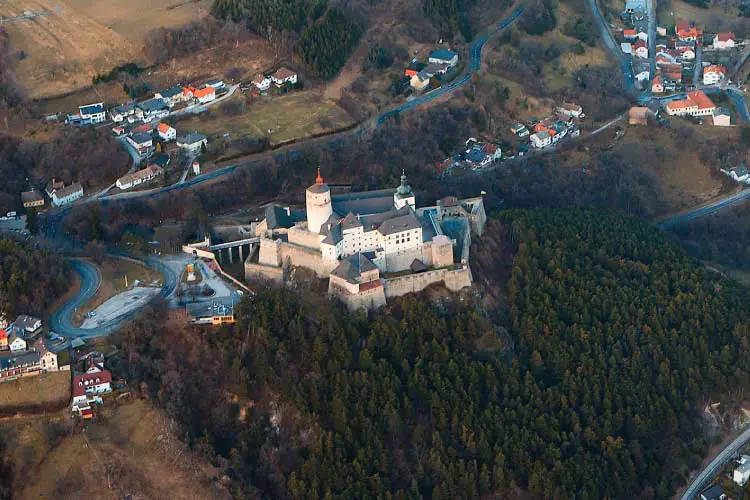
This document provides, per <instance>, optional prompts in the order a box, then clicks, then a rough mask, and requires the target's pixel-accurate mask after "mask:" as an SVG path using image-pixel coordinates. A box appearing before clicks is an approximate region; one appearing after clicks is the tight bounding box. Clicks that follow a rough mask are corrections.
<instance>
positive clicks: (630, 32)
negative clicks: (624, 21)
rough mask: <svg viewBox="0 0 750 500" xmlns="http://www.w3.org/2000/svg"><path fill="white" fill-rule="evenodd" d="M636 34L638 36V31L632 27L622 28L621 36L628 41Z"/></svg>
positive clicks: (634, 37) (633, 38)
mask: <svg viewBox="0 0 750 500" xmlns="http://www.w3.org/2000/svg"><path fill="white" fill-rule="evenodd" d="M637 36H638V32H636V31H635V30H633V29H624V30H622V37H623V38H624V39H625V40H626V41H628V42H632V41H633V40H635V39H636V37H637Z"/></svg>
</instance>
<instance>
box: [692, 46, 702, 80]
mask: <svg viewBox="0 0 750 500" xmlns="http://www.w3.org/2000/svg"><path fill="white" fill-rule="evenodd" d="M702 70H703V45H698V46H697V47H695V67H694V68H693V85H696V86H697V85H700V84H701V83H703V80H702V79H701V76H702V75H701V73H702Z"/></svg>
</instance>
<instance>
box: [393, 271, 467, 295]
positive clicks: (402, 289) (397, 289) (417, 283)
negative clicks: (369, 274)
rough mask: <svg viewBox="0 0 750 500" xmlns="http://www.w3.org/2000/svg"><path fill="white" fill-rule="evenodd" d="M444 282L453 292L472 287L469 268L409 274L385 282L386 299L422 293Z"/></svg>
mask: <svg viewBox="0 0 750 500" xmlns="http://www.w3.org/2000/svg"><path fill="white" fill-rule="evenodd" d="M440 282H443V284H445V287H446V288H447V289H448V290H450V291H451V292H457V291H459V290H461V289H462V288H465V287H467V286H471V282H472V277H471V270H470V269H469V266H463V267H462V268H461V269H455V270H448V269H436V270H434V271H427V272H424V273H419V274H409V275H407V276H401V277H398V278H390V279H387V280H385V283H384V284H385V296H386V298H391V297H400V296H401V295H406V294H407V293H417V292H421V291H422V290H424V289H425V288H427V287H428V286H430V285H432V284H434V283H440Z"/></svg>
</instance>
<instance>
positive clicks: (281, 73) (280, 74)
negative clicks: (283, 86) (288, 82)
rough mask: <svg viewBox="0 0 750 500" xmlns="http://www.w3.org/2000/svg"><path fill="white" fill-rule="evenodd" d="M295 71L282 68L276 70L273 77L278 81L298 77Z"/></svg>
mask: <svg viewBox="0 0 750 500" xmlns="http://www.w3.org/2000/svg"><path fill="white" fill-rule="evenodd" d="M296 74H297V73H295V72H294V71H292V70H290V69H289V68H284V67H281V68H279V69H278V70H276V73H274V74H273V77H274V78H276V79H277V80H285V79H287V78H289V77H292V76H294V75H296Z"/></svg>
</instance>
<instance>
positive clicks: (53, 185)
mask: <svg viewBox="0 0 750 500" xmlns="http://www.w3.org/2000/svg"><path fill="white" fill-rule="evenodd" d="M64 187H65V183H64V182H63V181H58V180H55V179H54V178H52V180H51V181H50V182H48V183H47V187H46V188H45V189H44V192H45V193H47V196H49V197H50V198H52V193H54V192H55V191H57V190H58V189H62V188H64Z"/></svg>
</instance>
